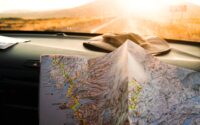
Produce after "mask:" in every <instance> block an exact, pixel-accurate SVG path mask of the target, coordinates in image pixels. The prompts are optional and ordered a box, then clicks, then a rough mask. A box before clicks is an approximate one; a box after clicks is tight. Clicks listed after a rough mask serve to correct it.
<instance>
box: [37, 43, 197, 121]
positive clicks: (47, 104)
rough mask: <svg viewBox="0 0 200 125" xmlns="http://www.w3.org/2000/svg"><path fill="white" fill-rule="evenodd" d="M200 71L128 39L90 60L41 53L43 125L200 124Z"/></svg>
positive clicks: (41, 114)
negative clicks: (168, 61) (176, 63)
mask: <svg viewBox="0 0 200 125" xmlns="http://www.w3.org/2000/svg"><path fill="white" fill-rule="evenodd" d="M199 123H200V72H197V71H192V70H189V69H184V68H181V67H176V66H173V65H169V64H166V63H163V62H161V61H159V60H158V59H156V58H155V57H153V56H152V55H150V54H147V53H146V51H145V50H144V49H143V48H141V47H140V46H139V45H137V44H135V43H133V42H130V41H129V40H128V41H126V42H125V43H124V44H123V45H122V46H121V47H119V48H118V49H116V50H115V51H113V52H111V53H109V54H106V55H104V56H102V57H97V58H92V59H88V58H85V57H80V56H66V55H65V56H64V55H45V56H42V57H41V77H40V125H199Z"/></svg>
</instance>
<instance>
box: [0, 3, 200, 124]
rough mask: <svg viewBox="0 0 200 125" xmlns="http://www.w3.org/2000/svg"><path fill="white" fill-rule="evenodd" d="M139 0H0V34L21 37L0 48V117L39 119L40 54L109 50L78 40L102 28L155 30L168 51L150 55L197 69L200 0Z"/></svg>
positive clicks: (100, 53) (86, 53) (25, 120)
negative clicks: (15, 41) (14, 1)
mask: <svg viewBox="0 0 200 125" xmlns="http://www.w3.org/2000/svg"><path fill="white" fill-rule="evenodd" d="M141 1H142V2H141ZM141 1H140V0H116V1H115V0H109V1H107V0H78V1H72V0H66V1H65V0H61V1H60V3H58V1H55V0H52V1H48V0H36V1H33V0H26V1H25V0H19V5H13V6H11V4H15V3H13V1H11V0H0V2H2V3H3V4H1V6H5V7H2V9H1V8H0V36H4V37H8V38H14V39H21V40H26V42H18V43H16V44H14V45H12V46H9V47H8V48H5V49H0V116H1V117H0V119H1V123H3V124H5V125H11V124H19V125H25V124H30V125H37V124H39V121H40V119H39V115H40V113H39V110H40V106H39V98H40V91H39V90H40V88H39V87H40V58H41V56H43V55H47V54H48V55H49V54H53V55H67V56H77V55H78V56H84V57H87V58H95V57H100V56H103V55H105V54H107V53H109V52H108V51H105V50H104V49H102V48H98V47H95V46H89V47H88V46H84V45H83V44H84V43H85V42H88V41H91V39H92V38H94V37H98V36H101V35H103V34H105V33H117V34H120V33H130V32H132V33H136V34H139V35H140V36H142V37H143V36H147V35H154V36H158V37H160V38H161V39H163V40H165V41H166V42H167V43H168V45H169V47H170V51H169V52H167V53H162V54H158V55H154V56H155V57H156V58H157V59H159V60H160V61H162V62H165V63H167V64H171V65H175V66H179V67H182V68H186V69H190V70H194V71H197V72H199V71H200V14H199V11H200V2H199V1H198V0H182V1H181V0H177V2H175V1H173V0H169V1H168V2H167V0H161V1H163V2H158V1H156V0H141ZM147 1H148V2H147ZM180 1H181V2H180ZM9 2H10V3H9ZM145 2H146V3H145ZM47 3H49V6H47ZM56 3H57V4H56ZM39 4H41V5H39ZM63 4H65V5H63ZM146 4H148V6H147V5H146ZM37 5H38V6H37ZM45 5H46V6H45ZM53 5H55V6H53ZM131 5H132V6H131ZM9 6H10V7H9ZM70 6H71V7H70ZM156 6H157V7H156ZM125 8H126V9H125ZM153 8H154V9H153ZM160 9H161V10H163V11H164V12H163V13H162V12H161V11H159V10H160ZM150 10H152V11H150ZM169 18H170V19H169ZM163 20H164V21H163ZM157 21H158V22H157ZM1 42H3V40H2V41H1V37H0V43H1ZM0 48H1V45H0Z"/></svg>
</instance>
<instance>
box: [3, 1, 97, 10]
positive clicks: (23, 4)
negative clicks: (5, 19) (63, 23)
mask: <svg viewBox="0 0 200 125" xmlns="http://www.w3.org/2000/svg"><path fill="white" fill-rule="evenodd" d="M91 1H94V0H0V12H3V11H10V10H31V11H42V10H52V9H54V10H55V9H66V8H72V7H76V6H79V5H82V4H86V3H88V2H91Z"/></svg>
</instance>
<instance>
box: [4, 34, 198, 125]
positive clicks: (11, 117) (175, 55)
mask: <svg viewBox="0 0 200 125" xmlns="http://www.w3.org/2000/svg"><path fill="white" fill-rule="evenodd" d="M0 35H4V36H10V37H15V38H23V39H27V40H30V42H26V43H18V44H16V45H14V46H12V47H10V48H8V49H6V50H0V101H1V102H0V108H1V109H0V110H1V119H2V121H3V123H7V124H21V125H23V124H30V125H35V124H38V123H39V118H38V116H39V105H38V104H39V76H40V56H41V55H47V54H61V55H70V56H72V55H73V56H74V55H77V56H84V57H87V58H95V57H99V56H103V55H104V54H106V53H105V52H103V51H101V52H100V51H94V50H88V49H86V48H84V47H83V42H84V41H87V40H88V39H89V38H91V37H93V36H94V35H86V34H84V35H83V34H69V35H65V34H62V33H57V34H54V33H49V34H48V33H45V34H44V33H18V32H15V33H9V32H1V33H0ZM96 35H97V34H96ZM167 41H168V43H169V45H170V47H171V51H170V52H169V53H167V54H162V55H158V56H156V57H157V58H158V59H160V60H161V61H163V62H166V63H169V64H172V65H176V66H181V67H185V68H189V69H192V70H196V71H200V43H197V42H187V41H184V42H183V41H182V42H181V41H178V40H167Z"/></svg>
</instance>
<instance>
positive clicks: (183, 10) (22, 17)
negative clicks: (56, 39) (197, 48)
mask: <svg viewBox="0 0 200 125" xmlns="http://www.w3.org/2000/svg"><path fill="white" fill-rule="evenodd" d="M0 2H1V7H0V30H17V31H56V32H57V31H58V32H84V33H85V32H86V33H126V32H133V33H137V34H139V35H142V36H143V35H157V36H160V37H162V38H168V39H179V40H189V41H197V42H198V41H200V0H0Z"/></svg>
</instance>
